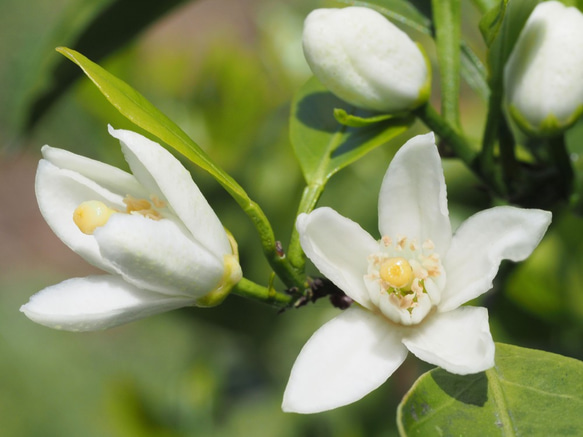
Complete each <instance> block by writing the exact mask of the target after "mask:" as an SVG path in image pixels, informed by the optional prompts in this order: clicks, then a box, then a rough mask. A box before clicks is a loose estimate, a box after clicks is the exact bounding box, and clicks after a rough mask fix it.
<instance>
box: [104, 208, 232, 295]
mask: <svg viewBox="0 0 583 437" xmlns="http://www.w3.org/2000/svg"><path fill="white" fill-rule="evenodd" d="M94 236H95V239H96V241H97V243H98V245H99V249H100V251H101V254H102V256H103V257H104V258H105V259H106V260H108V261H109V262H110V263H111V264H112V265H114V266H115V267H116V268H117V269H118V271H119V273H120V274H121V275H122V276H123V277H124V278H125V279H126V280H127V281H129V282H130V283H132V284H134V285H135V286H137V287H140V288H143V289H145V290H151V291H156V292H159V293H164V294H169V295H177V296H186V297H189V296H190V297H194V298H196V297H201V296H204V295H205V294H207V293H208V292H210V291H212V290H213V289H214V288H215V287H216V286H217V285H218V283H219V281H220V279H221V277H222V275H223V271H224V264H223V258H222V257H221V258H220V259H219V258H217V257H216V256H215V255H214V254H212V253H211V252H209V251H208V250H207V249H206V248H204V247H202V246H200V244H198V242H195V241H193V240H191V239H190V238H189V237H188V235H187V234H186V233H185V232H184V231H183V230H181V229H180V228H179V227H178V226H177V224H176V223H174V222H173V221H171V220H166V219H162V220H159V221H155V220H151V219H148V218H145V217H143V216H141V215H130V214H114V215H112V216H111V218H110V219H109V221H108V222H107V224H106V225H105V226H102V227H100V228H97V229H96V230H95V233H94Z"/></svg>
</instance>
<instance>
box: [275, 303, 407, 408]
mask: <svg viewBox="0 0 583 437" xmlns="http://www.w3.org/2000/svg"><path fill="white" fill-rule="evenodd" d="M400 339H401V337H400V331H399V330H398V329H396V328H395V325H391V324H388V323H387V322H386V320H385V319H383V318H382V317H380V316H377V315H375V314H373V313H371V312H369V311H366V310H364V309H362V308H359V307H357V306H352V307H350V308H349V309H347V310H345V311H344V312H343V313H341V314H340V315H339V316H337V317H335V318H334V319H332V320H331V321H329V322H328V323H326V324H325V325H324V326H322V327H321V328H320V329H319V330H318V331H316V333H314V335H313V336H312V338H310V340H308V342H307V343H306V345H305V346H304V347H303V349H302V351H301V352H300V355H299V356H298V358H297V360H296V362H295V364H294V367H293V369H292V371H291V376H290V379H289V382H288V384H287V387H286V389H285V394H284V397H283V404H282V408H283V410H284V411H286V412H296V413H317V412H320V411H326V410H330V409H333V408H337V407H340V406H343V405H347V404H350V403H352V402H355V401H357V400H359V399H361V398H362V397H363V396H365V395H367V394H368V393H370V392H371V391H373V390H374V389H376V388H377V387H379V386H380V385H381V384H382V383H383V382H385V381H386V380H387V378H388V377H389V376H390V375H391V374H392V373H393V372H394V371H395V370H396V369H397V368H398V367H399V366H400V365H401V363H402V362H403V361H404V360H405V357H406V356H407V350H406V349H405V347H404V346H403V345H402V344H401V340H400Z"/></svg>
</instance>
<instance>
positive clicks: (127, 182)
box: [41, 145, 148, 198]
mask: <svg viewBox="0 0 583 437" xmlns="http://www.w3.org/2000/svg"><path fill="white" fill-rule="evenodd" d="M41 152H42V154H43V157H44V158H45V159H46V160H47V161H49V162H50V163H51V164H53V165H54V166H56V167H59V168H61V169H66V170H71V171H74V172H76V173H79V174H80V175H82V176H85V177H86V178H87V179H90V180H92V181H94V182H96V183H97V184H98V185H100V186H102V187H104V188H105V189H107V190H109V191H111V192H112V193H116V194H119V195H120V196H122V197H125V196H127V195H128V194H131V195H132V196H134V197H137V198H142V197H148V193H146V192H145V191H144V188H143V187H142V186H141V185H140V183H139V182H138V180H137V179H136V178H135V177H134V176H133V175H131V174H129V173H127V172H125V171H123V170H121V169H119V168H117V167H113V166H111V165H109V164H105V163H103V162H101V161H96V160H94V159H90V158H87V157H85V156H81V155H77V154H75V153H72V152H69V151H67V150H63V149H57V148H55V147H50V146H46V145H45V146H43V148H42V149H41Z"/></svg>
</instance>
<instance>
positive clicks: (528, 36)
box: [504, 1, 583, 135]
mask: <svg viewBox="0 0 583 437" xmlns="http://www.w3.org/2000/svg"><path fill="white" fill-rule="evenodd" d="M582 75H583V14H581V12H580V11H579V10H578V9H577V8H575V7H569V8H568V7H566V6H565V5H563V4H562V3H560V2H558V1H549V2H543V3H540V4H538V5H537V6H536V8H534V10H533V12H532V14H531V15H530V17H529V18H528V20H527V22H526V24H525V25H524V28H523V29H522V31H521V32H520V36H519V37H518V40H517V42H516V44H515V46H514V48H513V50H512V53H511V54H510V57H509V58H508V62H507V63H506V66H505V68H504V88H505V93H506V102H507V106H508V110H509V112H510V114H511V116H512V118H513V119H514V120H515V121H516V123H517V124H518V125H519V126H520V128H521V129H523V130H524V131H525V132H527V133H529V134H532V135H553V134H555V133H558V132H560V131H562V130H564V129H565V128H567V127H569V126H570V125H571V124H573V123H574V122H575V121H576V120H577V119H578V118H579V116H580V115H581V113H583V80H581V77H582Z"/></svg>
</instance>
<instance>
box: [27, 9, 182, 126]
mask: <svg viewBox="0 0 583 437" xmlns="http://www.w3.org/2000/svg"><path fill="white" fill-rule="evenodd" d="M183 2H184V0H166V1H158V0H142V1H140V2H139V7H137V4H136V2H135V1H134V0H101V4H96V5H97V6H98V7H99V8H97V7H96V6H95V5H91V8H92V9H93V10H91V11H89V12H87V11H80V12H79V14H78V16H76V17H72V18H71V17H68V18H69V21H70V22H73V23H75V22H78V21H80V20H81V21H83V25H84V26H85V28H84V29H82V30H80V31H79V32H78V34H77V35H75V36H74V38H66V39H65V40H64V39H63V38H60V42H59V43H60V44H68V45H69V46H71V47H75V49H76V50H77V51H79V52H82V53H85V54H86V55H87V56H88V57H90V58H91V59H95V60H97V61H99V60H100V59H102V58H104V57H105V56H107V55H109V54H111V53H112V52H114V51H115V50H117V49H119V48H120V47H123V46H125V45H126V44H128V42H130V41H131V40H132V39H133V38H135V36H136V35H137V34H138V33H139V32H141V31H143V30H144V28H146V27H147V26H149V25H150V24H151V23H152V22H154V21H156V20H157V19H159V18H160V17H161V16H162V15H164V14H165V13H167V12H168V11H170V10H171V9H172V8H174V7H176V6H177V5H179V4H180V3H183ZM94 3H95V2H94ZM88 14H90V15H89V16H90V18H91V21H89V22H87V23H86V22H85V20H86V17H85V15H88ZM65 25H66V26H70V24H69V22H67V23H65ZM53 47H54V46H53ZM50 73H51V74H52V77H51V80H50V81H49V82H48V86H47V87H45V89H43V90H42V91H41V92H40V93H39V94H38V95H37V96H36V98H35V100H34V101H32V102H31V103H30V107H29V109H28V119H27V120H26V125H25V126H24V127H25V128H27V129H29V128H32V127H33V126H34V125H35V124H36V122H37V121H38V120H39V119H40V118H41V117H42V116H43V115H44V114H45V113H46V112H47V111H48V110H49V109H50V108H51V107H52V105H53V104H54V103H55V102H56V101H57V99H58V98H59V97H60V96H61V95H62V94H63V93H64V92H65V91H66V90H67V89H68V88H69V86H71V84H72V83H74V82H75V80H76V79H77V78H79V77H80V76H81V72H80V71H79V69H77V68H74V67H73V65H71V63H69V62H67V61H65V60H64V59H63V60H62V61H61V62H59V63H57V64H55V65H54V66H52V71H50Z"/></svg>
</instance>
